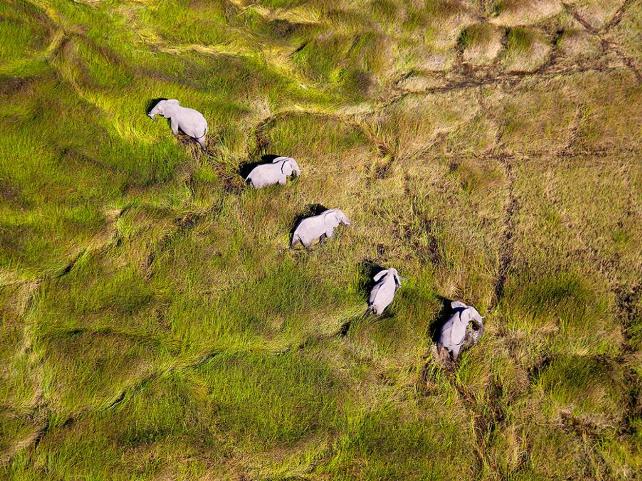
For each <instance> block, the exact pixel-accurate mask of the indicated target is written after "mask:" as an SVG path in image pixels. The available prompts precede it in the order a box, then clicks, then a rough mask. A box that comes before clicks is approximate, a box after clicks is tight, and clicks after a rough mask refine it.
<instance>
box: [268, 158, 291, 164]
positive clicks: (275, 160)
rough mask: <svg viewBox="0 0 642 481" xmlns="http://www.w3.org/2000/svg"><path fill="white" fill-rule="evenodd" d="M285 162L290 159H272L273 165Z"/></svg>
mask: <svg viewBox="0 0 642 481" xmlns="http://www.w3.org/2000/svg"><path fill="white" fill-rule="evenodd" d="M283 160H288V157H275V158H273V159H272V163H273V164H278V163H279V162H281V161H283Z"/></svg>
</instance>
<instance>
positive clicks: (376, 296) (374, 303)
mask: <svg viewBox="0 0 642 481" xmlns="http://www.w3.org/2000/svg"><path fill="white" fill-rule="evenodd" d="M373 280H374V281H375V282H376V284H375V285H374V287H373V288H372V290H371V291H370V299H369V300H368V310H369V311H370V312H372V313H374V314H375V315H377V316H380V315H381V314H382V313H383V311H384V310H385V309H386V307H388V306H389V305H390V303H391V302H392V300H393V299H394V297H395V292H396V291H397V289H399V287H401V278H400V277H399V273H398V272H397V269H394V268H391V269H384V270H382V271H381V272H378V273H377V275H375V276H374V278H373Z"/></svg>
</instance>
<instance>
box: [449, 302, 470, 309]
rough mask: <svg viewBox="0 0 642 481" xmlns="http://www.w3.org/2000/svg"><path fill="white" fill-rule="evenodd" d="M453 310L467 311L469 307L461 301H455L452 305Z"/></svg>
mask: <svg viewBox="0 0 642 481" xmlns="http://www.w3.org/2000/svg"><path fill="white" fill-rule="evenodd" d="M450 307H451V308H452V309H466V308H467V307H468V306H467V305H466V304H464V303H463V302H461V301H453V302H451V303H450Z"/></svg>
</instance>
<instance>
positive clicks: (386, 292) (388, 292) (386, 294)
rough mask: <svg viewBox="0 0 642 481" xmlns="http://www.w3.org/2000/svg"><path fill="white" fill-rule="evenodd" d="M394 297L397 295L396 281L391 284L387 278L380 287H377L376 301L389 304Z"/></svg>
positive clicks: (384, 304)
mask: <svg viewBox="0 0 642 481" xmlns="http://www.w3.org/2000/svg"><path fill="white" fill-rule="evenodd" d="M394 297H395V288H394V281H393V283H392V284H391V283H390V282H388V280H385V281H384V282H383V283H382V284H381V286H380V287H379V289H377V293H376V295H375V301H374V302H376V303H378V304H381V305H383V306H387V305H388V304H390V303H391V302H392V300H393V299H394Z"/></svg>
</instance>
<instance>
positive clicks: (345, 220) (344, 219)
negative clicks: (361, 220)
mask: <svg viewBox="0 0 642 481" xmlns="http://www.w3.org/2000/svg"><path fill="white" fill-rule="evenodd" d="M337 216H338V217H339V220H340V221H341V222H343V223H344V224H345V225H350V219H348V216H347V215H345V213H344V212H343V211H342V210H339V209H337Z"/></svg>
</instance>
